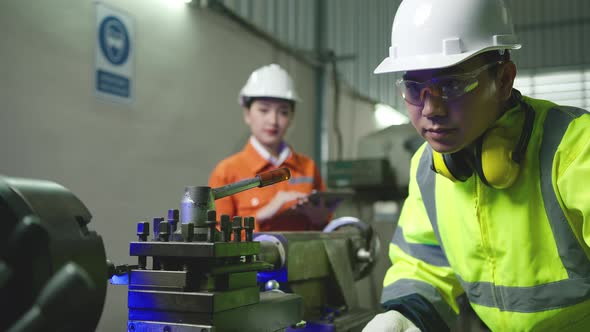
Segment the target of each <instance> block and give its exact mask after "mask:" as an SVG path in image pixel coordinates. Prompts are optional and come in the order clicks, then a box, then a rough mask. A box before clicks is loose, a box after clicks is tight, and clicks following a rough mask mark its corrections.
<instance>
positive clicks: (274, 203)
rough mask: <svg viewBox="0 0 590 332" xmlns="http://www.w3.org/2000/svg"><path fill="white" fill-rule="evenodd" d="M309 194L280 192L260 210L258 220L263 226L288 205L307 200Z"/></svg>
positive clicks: (257, 215)
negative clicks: (292, 202)
mask: <svg viewBox="0 0 590 332" xmlns="http://www.w3.org/2000/svg"><path fill="white" fill-rule="evenodd" d="M307 195H308V194H306V193H303V192H300V191H279V192H278V193H277V194H276V195H275V197H274V198H273V199H272V200H271V201H270V202H269V203H268V204H266V205H265V206H264V207H262V208H261V209H260V210H258V213H257V214H256V220H257V221H258V222H259V223H261V224H263V223H264V222H266V221H268V219H270V218H272V217H273V216H274V215H275V214H276V213H277V212H278V211H279V210H280V209H281V207H283V205H285V204H286V203H289V202H291V201H294V200H297V201H298V202H299V201H300V200H301V201H303V200H305V199H306V197H307Z"/></svg>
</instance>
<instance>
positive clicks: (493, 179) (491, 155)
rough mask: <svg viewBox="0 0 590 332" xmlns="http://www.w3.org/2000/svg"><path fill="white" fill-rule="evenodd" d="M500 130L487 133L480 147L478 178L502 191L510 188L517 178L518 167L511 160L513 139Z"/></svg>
mask: <svg viewBox="0 0 590 332" xmlns="http://www.w3.org/2000/svg"><path fill="white" fill-rule="evenodd" d="M508 136H509V135H508V134H507V133H506V132H505V130H503V129H502V128H496V129H493V130H491V131H489V132H488V133H487V134H486V135H485V137H484V139H483V140H482V143H481V144H482V145H481V156H480V158H479V159H480V162H481V165H480V166H481V167H480V169H479V170H478V173H479V176H480V177H481V178H482V180H484V182H487V183H488V184H489V185H490V186H491V187H493V188H496V189H504V188H508V187H510V186H511V185H512V184H513V183H514V182H515V181H516V179H517V178H518V173H519V172H520V165H519V164H518V163H517V162H515V161H514V160H512V153H513V151H514V146H515V142H514V138H512V139H510V138H508Z"/></svg>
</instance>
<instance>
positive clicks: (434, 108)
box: [422, 89, 447, 118]
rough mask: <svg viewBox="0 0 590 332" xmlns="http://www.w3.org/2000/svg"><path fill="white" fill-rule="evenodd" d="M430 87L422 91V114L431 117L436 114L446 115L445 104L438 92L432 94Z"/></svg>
mask: <svg viewBox="0 0 590 332" xmlns="http://www.w3.org/2000/svg"><path fill="white" fill-rule="evenodd" d="M431 91H433V90H432V89H425V90H423V91H422V93H423V94H424V95H423V96H422V98H423V100H424V107H423V108H422V116H424V117H427V118H431V117H437V116H446V115H447V111H446V108H445V107H446V105H445V103H444V102H443V100H442V98H441V97H440V95H439V94H438V93H436V94H432V93H430V92H431Z"/></svg>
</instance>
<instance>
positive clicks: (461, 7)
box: [375, 0, 521, 74]
mask: <svg viewBox="0 0 590 332" xmlns="http://www.w3.org/2000/svg"><path fill="white" fill-rule="evenodd" d="M520 46H521V45H520V44H518V39H517V37H516V35H515V34H514V27H513V25H512V20H511V18H510V15H509V13H508V8H507V7H506V5H505V4H504V2H503V1H502V0H403V1H402V2H401V4H400V6H399V8H398V10H397V13H396V14H395V18H394V19H393V26H392V28H391V47H390V48H389V57H387V58H385V60H383V62H381V64H380V65H379V66H377V68H376V69H375V73H376V74H380V73H389V72H399V71H410V70H423V69H436V68H444V67H449V66H453V65H455V64H458V63H460V62H462V61H464V60H467V59H469V58H471V57H473V56H475V55H477V54H480V53H483V52H487V51H491V50H503V49H519V48H520Z"/></svg>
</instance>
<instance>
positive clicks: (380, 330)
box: [363, 310, 420, 332]
mask: <svg viewBox="0 0 590 332" xmlns="http://www.w3.org/2000/svg"><path fill="white" fill-rule="evenodd" d="M363 332H420V329H419V328H417V327H416V325H414V323H412V321H411V320H409V319H407V318H406V317H404V315H402V314H401V313H399V312H397V311H395V310H390V311H387V312H384V313H382V314H378V315H377V316H375V317H373V319H371V321H370V322H369V324H367V326H365V328H364V329H363Z"/></svg>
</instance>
